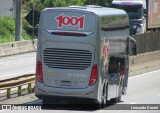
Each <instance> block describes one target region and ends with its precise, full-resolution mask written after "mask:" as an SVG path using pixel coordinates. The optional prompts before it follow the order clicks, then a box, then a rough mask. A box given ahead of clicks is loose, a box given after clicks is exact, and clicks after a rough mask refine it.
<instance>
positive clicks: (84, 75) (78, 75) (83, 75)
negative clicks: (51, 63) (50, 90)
mask: <svg viewBox="0 0 160 113" xmlns="http://www.w3.org/2000/svg"><path fill="white" fill-rule="evenodd" d="M68 77H74V78H81V77H82V78H83V77H87V74H80V73H68Z"/></svg>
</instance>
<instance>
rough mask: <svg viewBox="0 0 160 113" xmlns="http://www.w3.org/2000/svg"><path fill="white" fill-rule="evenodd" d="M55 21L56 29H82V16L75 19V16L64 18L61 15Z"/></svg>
mask: <svg viewBox="0 0 160 113" xmlns="http://www.w3.org/2000/svg"><path fill="white" fill-rule="evenodd" d="M56 21H58V28H62V27H63V26H68V25H71V26H73V27H75V26H79V29H83V28H84V16H81V17H76V16H72V17H69V16H65V15H63V14H61V15H59V16H57V17H56Z"/></svg>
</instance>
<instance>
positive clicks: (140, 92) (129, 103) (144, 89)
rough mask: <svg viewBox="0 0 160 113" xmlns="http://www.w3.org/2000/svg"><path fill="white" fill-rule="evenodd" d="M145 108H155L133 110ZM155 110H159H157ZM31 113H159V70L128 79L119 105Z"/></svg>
mask: <svg viewBox="0 0 160 113" xmlns="http://www.w3.org/2000/svg"><path fill="white" fill-rule="evenodd" d="M27 104H37V105H41V104H42V101H41V100H36V101H30V102H29V103H27ZM139 104H142V105H139ZM146 104H149V105H146ZM153 104H157V105H153ZM147 106H149V107H150V108H151V107H154V106H155V110H146V109H145V110H137V109H133V107H143V108H144V107H147ZM157 106H158V107H157ZM125 108H127V110H123V109H125ZM157 108H158V109H159V110H157ZM72 109H73V108H72ZM111 109H112V110H111ZM116 109H117V110H116ZM8 112H9V111H6V110H4V111H0V113H8ZM18 112H22V111H12V113H18ZM23 112H25V113H27V112H28V111H27V110H26V111H23ZM31 113H160V70H157V71H153V72H149V73H145V74H141V75H137V76H134V77H130V78H129V86H128V90H127V95H125V96H123V97H122V101H121V102H120V103H118V104H115V105H109V106H106V107H105V108H104V109H101V110H89V111H86V110H76V109H75V110H54V109H53V108H44V109H43V110H42V111H41V110H36V111H31Z"/></svg>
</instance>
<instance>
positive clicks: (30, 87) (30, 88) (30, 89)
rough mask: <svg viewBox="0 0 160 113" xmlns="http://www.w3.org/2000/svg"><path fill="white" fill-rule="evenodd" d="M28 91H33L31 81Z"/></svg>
mask: <svg viewBox="0 0 160 113" xmlns="http://www.w3.org/2000/svg"><path fill="white" fill-rule="evenodd" d="M28 93H32V85H31V83H28Z"/></svg>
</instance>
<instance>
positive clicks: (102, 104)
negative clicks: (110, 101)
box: [101, 86, 108, 108]
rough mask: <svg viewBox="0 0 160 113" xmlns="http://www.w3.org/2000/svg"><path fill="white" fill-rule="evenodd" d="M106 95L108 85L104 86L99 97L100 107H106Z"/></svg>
mask: <svg viewBox="0 0 160 113" xmlns="http://www.w3.org/2000/svg"><path fill="white" fill-rule="evenodd" d="M107 95H108V87H106V86H104V88H103V93H102V97H101V98H102V103H101V108H105V107H106V102H107Z"/></svg>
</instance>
